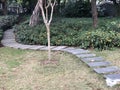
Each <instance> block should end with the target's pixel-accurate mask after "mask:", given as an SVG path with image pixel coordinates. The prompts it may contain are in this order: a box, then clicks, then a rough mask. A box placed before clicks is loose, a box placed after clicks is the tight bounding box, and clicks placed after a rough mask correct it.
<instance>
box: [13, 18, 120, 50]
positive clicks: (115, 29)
mask: <svg viewBox="0 0 120 90" xmlns="http://www.w3.org/2000/svg"><path fill="white" fill-rule="evenodd" d="M41 23H42V22H41ZM119 23H120V21H119V20H117V19H115V18H114V19H113V20H112V19H105V18H103V19H101V20H100V22H99V27H98V28H96V29H93V28H92V20H91V19H90V18H87V19H86V18H77V19H74V18H59V19H58V18H56V19H54V20H53V23H52V24H51V45H66V46H79V47H82V48H98V49H100V50H103V49H110V48H113V47H119V46H120V34H119V32H120V31H119V30H120V26H119ZM14 28H15V35H16V40H17V41H18V42H20V43H24V44H42V45H47V37H46V36H47V35H46V29H45V27H44V25H43V24H41V25H37V26H35V27H29V26H28V21H26V22H24V23H22V24H21V25H16V26H15V27H14Z"/></svg>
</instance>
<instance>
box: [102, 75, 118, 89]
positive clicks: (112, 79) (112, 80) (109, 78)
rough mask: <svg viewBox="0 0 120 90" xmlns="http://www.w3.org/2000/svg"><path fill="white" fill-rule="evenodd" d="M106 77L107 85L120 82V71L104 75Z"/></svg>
mask: <svg viewBox="0 0 120 90" xmlns="http://www.w3.org/2000/svg"><path fill="white" fill-rule="evenodd" d="M104 77H105V78H106V84H107V86H110V87H112V86H115V85H117V84H120V73H119V74H110V75H104Z"/></svg>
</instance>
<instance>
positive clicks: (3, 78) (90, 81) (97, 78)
mask: <svg viewBox="0 0 120 90" xmlns="http://www.w3.org/2000/svg"><path fill="white" fill-rule="evenodd" d="M52 54H53V55H54V56H53V57H54V59H56V60H58V63H59V64H57V65H55V64H46V65H43V64H41V61H42V60H46V59H47V56H46V55H47V52H45V51H30V50H27V51H26V50H25V51H24V50H15V49H10V48H0V68H2V69H0V90H120V87H119V86H116V87H113V88H109V87H107V86H106V83H105V80H104V79H103V77H101V75H98V74H96V73H95V72H93V70H91V69H90V68H89V67H87V65H86V64H84V63H83V62H81V61H80V59H78V58H77V57H75V56H73V55H71V54H68V53H63V52H52ZM13 60H16V62H19V64H17V65H12V66H14V67H10V66H11V63H6V61H9V62H10V61H12V64H16V63H13ZM9 64H10V65H9Z"/></svg>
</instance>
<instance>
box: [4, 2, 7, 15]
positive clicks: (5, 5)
mask: <svg viewBox="0 0 120 90" xmlns="http://www.w3.org/2000/svg"><path fill="white" fill-rule="evenodd" d="M3 14H4V15H6V14H7V1H6V0H4V2H3Z"/></svg>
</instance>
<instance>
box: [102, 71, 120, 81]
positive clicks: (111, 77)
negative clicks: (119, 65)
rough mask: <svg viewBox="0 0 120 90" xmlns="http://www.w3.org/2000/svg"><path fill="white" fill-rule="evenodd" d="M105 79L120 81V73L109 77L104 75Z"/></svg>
mask: <svg viewBox="0 0 120 90" xmlns="http://www.w3.org/2000/svg"><path fill="white" fill-rule="evenodd" d="M104 77H105V78H109V79H112V80H116V79H120V73H119V74H109V75H104Z"/></svg>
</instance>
